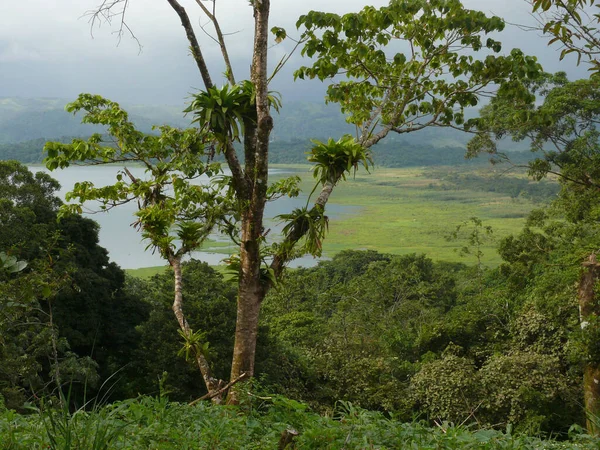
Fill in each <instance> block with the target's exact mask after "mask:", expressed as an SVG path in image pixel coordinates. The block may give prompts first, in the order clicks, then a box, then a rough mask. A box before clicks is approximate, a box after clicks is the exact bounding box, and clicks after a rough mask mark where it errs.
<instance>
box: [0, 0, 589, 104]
mask: <svg viewBox="0 0 600 450" xmlns="http://www.w3.org/2000/svg"><path fill="white" fill-rule="evenodd" d="M101 1H102V0H15V1H9V0H0V97H55V98H56V97H57V98H64V99H68V100H70V99H74V98H75V97H76V96H77V95H78V94H79V93H80V92H91V93H96V94H100V95H103V96H104V97H107V98H110V99H112V100H114V101H118V102H122V103H125V104H149V105H162V104H164V105H179V104H183V103H184V102H185V99H186V98H187V97H188V96H189V94H190V93H192V92H194V91H195V90H197V89H198V88H200V87H201V80H200V77H199V74H198V69H197V68H196V66H195V64H194V62H193V60H192V58H191V57H190V56H189V50H188V43H187V40H186V38H185V34H184V31H183V28H182V27H181V25H180V22H179V18H178V17H177V15H176V14H175V12H174V11H173V10H172V9H171V7H170V6H169V4H168V3H167V2H166V0H128V1H129V6H128V9H127V15H126V21H127V24H128V25H129V27H130V28H131V29H132V30H133V32H134V33H135V35H136V38H137V39H138V40H139V42H140V44H141V50H140V47H139V45H138V43H137V42H136V41H135V40H134V39H132V38H131V37H130V36H129V35H128V34H127V33H125V34H124V35H123V36H122V38H121V39H120V40H119V38H118V34H117V30H118V25H119V20H118V19H117V18H115V19H114V20H113V23H112V24H108V23H97V24H96V25H95V26H94V27H91V23H90V16H89V15H88V14H87V13H88V12H89V11H92V10H94V8H96V7H97V6H98V5H99V3H101ZM196 1H203V2H204V3H205V4H207V5H209V4H211V3H210V2H209V1H207V0H180V2H181V4H182V5H183V6H184V7H185V8H186V9H187V11H188V14H189V15H190V18H191V20H192V23H194V24H195V25H196V28H197V30H196V32H197V36H198V38H199V40H200V43H201V47H202V49H203V52H204V53H205V56H206V57H207V59H208V61H209V67H211V66H212V67H214V69H213V70H212V72H213V74H212V75H213V78H214V79H216V78H218V74H219V73H221V72H222V65H220V64H219V50H218V46H217V45H216V44H215V43H214V42H212V41H211V40H210V38H209V37H208V36H207V35H206V34H204V33H203V31H202V30H201V28H200V25H201V24H205V23H206V20H205V19H202V18H201V14H200V8H199V7H198V5H197V4H196ZM387 3H388V2H387V1H386V0H370V1H365V0H328V1H325V0H271V7H272V10H271V20H270V24H271V26H275V25H277V26H282V27H284V28H286V29H287V30H288V33H289V34H290V35H292V36H293V35H294V33H293V32H294V31H295V26H294V24H295V22H296V20H297V18H298V16H299V15H301V14H303V13H306V12H307V11H309V10H311V9H316V10H325V11H330V12H336V13H345V12H352V11H357V10H360V9H361V8H362V7H364V6H365V5H366V4H371V5H373V6H375V7H379V6H383V5H384V4H387ZM463 3H464V4H465V6H466V7H468V8H472V9H479V10H481V11H484V12H486V13H489V14H495V15H498V16H500V17H503V18H504V19H505V20H506V21H507V22H511V23H520V24H533V23H534V22H533V18H532V17H531V15H530V14H529V11H530V5H529V4H528V3H527V2H526V0H463ZM217 15H218V16H219V17H220V18H221V28H222V29H223V31H224V32H225V33H227V34H228V35H227V42H228V47H229V51H230V56H231V58H232V61H233V65H234V71H235V72H236V77H237V78H238V79H243V78H247V76H248V75H247V74H248V71H249V70H248V68H249V66H250V59H249V55H250V49H251V41H252V30H253V23H252V10H251V7H250V6H249V4H248V0H217ZM498 38H499V39H500V40H501V41H502V42H503V52H506V53H508V52H509V51H510V49H511V48H514V47H518V48H521V49H522V50H523V51H524V52H525V53H527V54H530V55H536V56H537V57H538V58H539V60H540V62H541V63H542V65H543V66H544V68H545V69H546V70H548V71H557V70H566V71H567V72H568V73H569V75H570V76H571V77H572V78H577V77H583V76H585V73H586V71H585V68H584V67H580V68H575V62H574V59H567V61H566V62H563V63H562V64H561V63H559V62H558V51H557V49H556V48H549V47H547V39H546V38H544V37H542V36H539V35H538V34H536V33H534V32H524V31H521V30H520V29H518V28H516V27H511V26H508V27H507V29H506V30H505V32H503V33H502V34H500V35H499V36H498ZM286 45H289V43H288V44H286ZM286 45H283V46H282V45H280V46H275V47H273V48H272V49H271V50H272V53H271V56H270V58H271V63H274V62H275V61H276V60H278V59H279V58H281V57H282V56H283V55H284V54H285V51H286ZM287 48H288V49H289V47H287ZM302 62H303V61H302V60H301V58H300V56H299V55H295V56H294V57H293V58H292V59H290V61H289V63H288V67H287V68H286V70H285V71H283V72H282V73H280V75H278V77H277V79H276V80H275V82H274V84H273V87H274V89H275V90H278V91H280V92H281V93H282V95H283V97H284V99H292V100H317V99H319V98H322V94H323V90H324V87H323V85H322V84H320V83H318V82H312V83H311V82H296V83H293V77H292V71H293V69H294V68H295V67H298V66H299V65H300V64H302ZM304 63H306V61H304Z"/></svg>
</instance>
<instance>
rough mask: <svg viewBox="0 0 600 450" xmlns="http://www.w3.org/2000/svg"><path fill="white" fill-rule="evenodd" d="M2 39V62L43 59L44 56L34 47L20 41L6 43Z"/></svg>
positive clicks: (0, 59) (0, 55)
mask: <svg viewBox="0 0 600 450" xmlns="http://www.w3.org/2000/svg"><path fill="white" fill-rule="evenodd" d="M2 44H3V43H2V42H1V41H0V62H2V63H10V62H16V61H41V60H43V59H44V58H43V57H42V55H41V54H40V53H39V52H38V51H37V50H35V49H34V48H31V47H27V46H25V45H23V44H21V43H19V42H8V43H5V45H2Z"/></svg>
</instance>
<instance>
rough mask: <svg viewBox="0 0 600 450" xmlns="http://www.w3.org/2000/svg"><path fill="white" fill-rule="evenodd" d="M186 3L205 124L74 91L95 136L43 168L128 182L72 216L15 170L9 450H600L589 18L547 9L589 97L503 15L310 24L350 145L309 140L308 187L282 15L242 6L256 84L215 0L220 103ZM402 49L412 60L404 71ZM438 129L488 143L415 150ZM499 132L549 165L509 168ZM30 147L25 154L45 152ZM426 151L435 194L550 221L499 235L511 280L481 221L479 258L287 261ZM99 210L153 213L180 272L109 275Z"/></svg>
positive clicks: (159, 243)
mask: <svg viewBox="0 0 600 450" xmlns="http://www.w3.org/2000/svg"><path fill="white" fill-rule="evenodd" d="M121 3H123V2H122V1H120V0H117V1H116V2H114V3H111V4H109V5H108V6H107V7H108V8H109V9H110V8H111V7H114V6H115V5H119V4H121ZM168 3H169V5H170V6H171V8H172V9H173V11H174V13H176V14H177V16H178V18H179V19H180V21H181V24H182V27H183V28H184V30H183V31H184V32H185V35H186V38H187V39H188V42H189V45H190V52H191V56H190V58H191V59H192V60H193V63H194V64H195V65H197V68H198V70H199V74H200V77H201V78H202V82H203V85H204V88H203V89H200V90H198V92H197V93H195V94H194V95H193V96H192V97H191V100H190V102H189V104H188V105H187V107H186V109H185V112H186V113H187V114H188V115H189V116H190V117H191V118H192V126H191V127H190V128H185V129H182V128H178V127H176V126H171V125H160V126H157V127H155V128H154V130H152V131H148V130H140V129H138V126H137V125H136V124H135V121H134V120H133V119H131V118H130V116H129V115H128V113H127V112H126V111H125V110H124V109H123V108H122V107H121V106H120V105H119V104H118V103H116V102H113V101H111V100H108V99H106V98H103V97H101V96H99V95H92V94H81V95H80V96H79V97H78V98H77V99H76V100H75V101H73V102H72V103H69V104H68V105H67V107H66V109H67V111H68V112H70V113H74V114H76V113H79V116H78V117H80V118H81V120H82V122H83V123H84V124H86V125H92V126H94V127H101V128H103V131H102V132H101V133H95V134H92V135H89V136H87V137H75V138H72V139H71V138H64V139H60V140H56V141H47V142H46V141H45V142H44V152H45V153H44V155H45V158H44V164H45V165H46V167H47V168H48V169H49V170H50V171H54V170H60V169H64V168H67V167H70V166H73V165H116V167H115V179H114V183H113V184H111V185H108V186H96V185H94V184H93V183H92V182H91V181H89V180H81V181H80V182H78V183H77V184H75V186H74V187H73V189H72V191H71V192H69V193H68V194H67V195H66V201H65V202H63V201H62V200H61V199H60V198H59V196H58V191H59V189H60V185H59V183H58V182H57V181H56V180H55V179H54V178H53V177H52V176H51V175H49V174H48V173H46V172H44V171H37V172H33V171H31V170H30V168H28V167H27V166H25V165H24V164H23V163H22V162H19V161H15V160H6V161H0V448H6V449H42V448H52V449H88V448H93V449H113V448H151V449H175V448H189V449H192V448H203V449H204V448H213V449H234V448H236V449H237V448H244V449H259V448H278V449H286V448H287V449H293V448H298V449H311V448H314V449H322V448H329V449H367V448H390V449H392V448H418V449H421V448H424V449H425V448H431V449H433V448H435V449H441V448H444V449H445V448H448V449H453V448H489V449H492V448H505V449H509V448H511V449H512V448H514V449H526V448H531V449H537V448H549V449H551V448H557V449H559V448H565V449H566V448H580V449H588V448H589V449H592V448H598V445H599V443H600V441H599V436H600V385H599V383H598V380H599V379H600V319H599V317H600V303H599V302H598V294H597V289H598V283H599V281H598V277H599V276H600V264H599V263H598V262H597V257H596V252H598V249H599V248H600V233H599V225H598V224H599V219H600V218H599V214H600V208H599V205H600V203H599V198H598V192H599V188H600V172H599V170H600V169H599V168H600V141H599V138H600V134H599V133H598V131H597V130H596V124H597V122H598V118H599V117H600V85H599V81H598V80H599V79H598V77H597V74H598V72H599V71H600V66H599V65H598V60H597V51H598V46H597V43H598V41H597V38H598V33H599V32H598V31H597V28H596V26H597V24H598V23H600V14H592V13H589V9H588V7H589V6H594V3H595V0H591V2H587V1H585V0H569V1H568V2H562V1H560V2H559V1H551V0H533V1H532V2H531V3H532V8H533V9H532V13H534V14H538V15H539V17H540V20H541V21H542V22H540V23H541V25H540V27H541V28H540V30H539V31H540V32H543V33H545V34H546V35H547V36H548V40H554V41H559V42H560V43H561V44H562V45H563V47H562V48H563V50H562V51H563V55H562V56H565V55H568V54H570V53H575V54H576V55H577V56H578V57H579V59H580V60H581V63H582V64H588V65H589V67H590V77H589V78H585V79H581V80H575V81H570V80H569V79H568V78H567V76H566V74H565V73H563V72H559V73H555V74H550V73H546V72H544V71H543V69H542V67H541V66H540V65H539V64H538V62H537V60H536V58H535V57H533V56H528V55H525V54H523V52H521V51H520V50H518V49H513V50H512V51H509V52H507V51H504V52H502V53H501V50H502V46H501V43H500V41H497V40H496V39H495V38H493V37H490V33H494V34H493V36H502V30H503V29H504V27H505V22H504V21H503V20H502V19H501V18H499V17H495V16H487V15H486V14H484V13H482V12H479V11H473V10H468V9H465V8H464V7H463V5H462V4H461V3H460V2H459V1H458V0H430V1H424V0H392V1H391V2H390V3H389V5H387V6H384V7H381V8H379V9H377V8H375V7H372V6H368V7H365V8H364V9H363V10H361V11H359V12H357V13H350V14H346V15H343V16H340V15H337V14H333V13H324V12H318V11H310V12H308V13H307V14H305V15H303V16H301V17H300V18H299V19H298V22H297V27H298V32H299V33H300V36H301V37H300V40H299V41H298V42H297V44H298V46H300V51H301V52H302V54H303V55H304V56H306V57H309V58H311V59H310V60H307V61H309V62H308V63H307V64H310V65H307V66H301V67H299V68H297V69H296V72H295V77H296V78H297V79H298V82H301V80H302V79H318V80H321V81H323V82H326V83H328V88H327V101H328V102H330V103H333V104H338V105H339V107H340V110H341V112H342V113H343V114H345V115H346V118H347V119H346V120H347V121H348V123H350V124H352V125H353V126H354V128H355V129H356V136H353V135H349V134H346V135H342V136H332V137H329V136H328V137H326V138H322V137H321V139H322V140H319V137H315V139H313V140H312V141H310V142H309V143H307V142H306V141H304V140H303V139H298V141H296V145H297V146H298V147H302V152H300V151H294V154H300V153H306V154H305V155H304V156H305V161H306V163H307V164H309V165H310V171H311V179H310V180H307V179H305V178H304V179H303V178H301V177H299V176H297V175H296V174H293V175H291V176H289V177H275V178H269V163H270V162H271V163H273V162H274V161H273V159H277V158H278V157H279V156H278V155H279V154H282V153H283V152H284V151H283V150H281V149H282V148H286V147H289V143H288V144H284V145H282V146H281V147H279V149H278V144H277V141H276V140H274V141H272V139H271V135H272V133H274V131H273V130H276V129H277V128H276V125H274V121H273V118H272V116H271V111H273V112H275V111H276V110H278V109H279V108H281V107H282V104H281V99H280V98H279V97H278V95H277V94H276V93H274V92H271V91H270V90H269V82H270V80H271V76H270V75H269V73H268V72H267V55H268V54H269V49H270V44H269V39H268V36H269V33H271V34H272V35H273V38H274V40H275V42H276V43H278V44H280V43H281V42H284V41H285V40H286V39H287V38H288V36H287V31H286V30H285V29H283V28H279V27H274V28H272V29H270V28H269V20H268V18H269V12H270V9H269V8H270V4H269V2H268V1H254V2H251V4H250V6H248V12H250V11H251V12H252V13H253V21H254V25H255V28H254V33H255V34H254V41H253V54H252V59H251V66H250V67H251V68H250V75H249V79H247V80H243V81H236V79H235V77H234V70H233V66H232V65H231V63H230V60H229V56H228V53H227V46H226V39H225V36H224V35H223V33H222V31H221V28H220V25H219V23H220V22H219V20H218V18H217V16H216V13H215V10H214V9H212V10H211V9H209V8H208V7H207V6H206V5H204V4H203V3H201V2H198V5H197V7H198V11H196V12H197V13H200V14H202V15H203V17H204V18H205V19H207V20H208V21H209V23H210V24H211V26H212V27H213V29H214V36H215V40H216V41H217V42H218V43H219V44H220V48H221V51H222V55H223V64H224V68H225V71H224V73H223V77H224V82H225V84H224V86H223V87H218V86H217V85H216V84H215V82H214V81H213V79H212V78H211V69H209V68H208V67H207V65H206V60H205V58H204V56H203V54H202V49H201V47H200V45H199V43H198V38H197V36H196V33H195V31H194V28H193V26H192V24H191V22H190V17H189V16H188V13H187V11H186V10H185V9H184V8H183V7H182V6H181V5H180V4H179V3H178V2H177V1H176V0H168ZM590 3H591V5H590ZM105 5H106V4H105ZM111 5H112V6H111ZM120 6H121V7H127V2H125V3H124V4H121V5H120ZM100 11H101V10H100ZM99 17H105V16H102V15H100V16H99ZM359 30H360V31H359ZM394 40H409V41H410V42H411V48H412V51H407V52H405V53H394V51H395V50H394V51H392V50H390V49H389V45H390V43H393V41H394ZM466 50H467V51H468V52H467V51H466ZM386 52H387V53H386ZM390 55H391V56H390ZM388 56H390V57H388ZM285 61H286V60H285V59H283V60H282V63H285ZM357 61H358V62H360V64H357V63H356V62H357ZM275 72H277V69H276V70H275ZM213 75H214V74H213ZM342 75H344V77H342ZM488 90H491V91H492V92H493V96H492V97H491V98H489V99H488V101H487V102H484V104H483V106H482V107H481V108H480V110H479V113H478V115H477V117H470V116H471V115H472V114H471V113H470V110H469V108H471V107H474V106H477V105H480V102H482V101H483V100H482V93H486V92H487V91H488ZM182 109H183V108H182ZM467 117H470V118H467ZM274 127H275V128H274ZM436 127H439V128H452V129H459V130H462V131H468V132H470V140H469V141H468V143H467V145H466V147H465V148H463V149H460V147H458V148H455V149H454V150H456V151H451V150H449V148H448V147H444V146H442V147H440V148H437V149H435V150H431V149H429V150H427V146H426V145H422V146H415V145H406V143H404V145H402V141H401V139H402V137H403V135H405V134H406V135H409V134H413V133H414V135H416V136H418V135H419V133H421V130H426V131H427V130H431V129H435V128H436ZM392 136H396V138H392ZM507 139H509V140H513V141H514V142H516V143H518V145H525V146H526V147H528V148H529V149H530V150H531V152H527V153H519V154H517V155H515V154H506V153H503V152H502V151H501V148H502V143H505V142H506V141H507ZM39 144H40V143H39V142H36V143H34V144H33V146H38V145H39ZM21 145H22V147H11V149H12V150H10V151H13V152H14V153H18V152H19V151H20V150H23V152H28V153H32V152H31V151H30V150H31V148H32V147H28V145H29V144H27V143H24V144H21ZM403 147H404V148H403ZM7 148H8V147H7ZM382 148H383V149H385V148H387V149H388V150H386V151H382V152H381V153H382V154H383V155H384V157H382V159H381V160H380V161H379V162H377V155H378V152H379V150H380V149H382ZM28 149H29V150H28ZM405 149H406V152H404V150H405ZM270 150H272V152H270ZM459 150H460V152H459ZM395 152H397V153H398V154H397V155H396V154H395ZM459 153H460V154H461V155H462V154H463V153H466V156H467V157H468V158H475V157H477V156H479V155H481V156H482V157H484V158H483V159H486V160H487V159H489V158H491V159H492V161H493V162H495V163H500V162H502V164H506V165H508V166H511V165H512V166H522V168H524V169H525V170H526V174H527V176H528V177H529V178H526V177H518V176H515V177H510V178H506V179H505V180H504V181H502V180H501V181H499V182H496V183H494V184H493V185H492V184H490V183H488V182H487V179H486V178H484V177H481V176H476V175H473V174H472V173H469V172H453V171H449V170H448V169H447V168H444V167H442V166H444V165H452V164H455V163H456V162H457V161H456V159H454V158H455V157H457V156H458V154H459ZM451 155H454V156H451ZM525 155H526V156H525ZM11 157H12V155H11ZM295 157H296V156H294V158H295ZM386 158H387V159H386ZM419 158H424V159H419ZM444 158H448V159H444ZM432 159H434V160H437V161H436V162H437V164H436V167H433V168H429V169H428V170H429V171H430V172H429V173H430V174H436V177H437V179H438V180H440V182H439V184H436V185H435V186H429V187H428V186H426V185H425V186H424V187H423V188H424V189H426V188H430V189H435V190H438V191H443V190H446V189H447V190H450V189H457V188H458V187H462V188H467V187H468V188H469V189H472V190H473V191H481V192H499V193H502V194H503V195H505V196H507V197H509V198H512V199H516V198H518V197H519V198H527V201H530V202H531V203H532V204H535V208H534V209H533V210H532V211H531V212H530V213H529V214H528V216H527V218H526V219H525V221H524V222H523V223H524V226H523V227H522V228H521V229H520V230H519V231H518V232H516V233H513V234H510V235H508V236H505V237H503V238H502V239H500V240H499V242H498V245H497V252H498V255H499V258H500V263H499V264H494V265H486V264H485V263H484V259H483V248H484V246H485V245H487V242H488V240H489V236H490V234H492V233H493V230H492V228H491V227H490V226H488V225H487V224H486V223H485V222H483V221H482V220H481V219H479V218H478V217H475V216H471V217H464V220H463V222H462V223H461V224H460V225H459V226H458V227H457V228H456V230H455V231H454V233H451V234H450V235H449V236H446V239H447V240H449V241H453V242H455V243H456V246H457V247H458V249H459V251H460V253H461V254H462V255H465V256H468V258H465V259H464V261H463V262H457V261H456V260H453V261H445V260H439V259H436V260H434V259H432V258H431V257H429V256H428V255H426V254H416V253H402V252H397V253H402V254H392V253H389V252H376V251H372V250H361V249H352V250H344V251H339V252H337V253H336V254H334V255H333V257H332V258H331V259H330V260H322V261H320V262H319V263H318V264H317V265H316V266H314V267H310V268H299V269H289V268H288V265H289V264H290V263H291V262H292V261H293V260H294V259H296V258H298V257H300V256H302V255H307V254H308V255H313V256H315V257H319V256H322V255H323V246H324V241H325V240H326V239H327V235H328V229H329V222H330V219H329V217H328V215H327V207H328V202H329V203H331V202H330V197H331V196H332V195H333V193H334V191H335V190H336V189H337V190H339V189H341V188H340V186H343V185H344V183H346V182H347V179H350V178H352V177H353V176H356V173H357V171H361V173H363V172H365V171H366V172H368V171H370V170H372V168H373V163H374V161H375V162H377V163H378V164H384V165H385V164H386V163H383V162H382V161H388V162H387V164H388V165H390V166H394V165H400V166H412V165H422V164H425V163H429V162H430V161H431V160H432ZM288 162H290V161H288ZM291 162H296V161H295V160H294V161H291ZM467 164H468V163H467ZM478 164H482V163H481V162H480V163H478ZM132 165H137V166H142V167H144V168H145V172H146V177H145V178H143V179H142V178H139V177H136V176H135V175H134V174H133V173H132V171H131V170H130V169H129V168H128V167H127V166H129V167H132ZM490 170H491V169H490ZM369 176H372V177H376V176H377V173H376V172H374V173H372V174H371V175H369ZM199 180H203V181H202V182H199ZM382 182H385V180H382ZM302 189H303V190H304V191H305V192H309V193H308V195H307V197H306V199H307V200H306V205H305V206H301V207H296V208H294V209H293V210H291V211H289V212H288V213H282V214H279V215H278V216H277V220H278V221H279V222H280V223H281V224H282V227H281V230H280V231H278V232H271V230H270V229H266V228H267V227H266V221H265V208H266V205H267V204H268V203H269V202H273V201H276V200H278V199H281V198H296V197H298V196H299V195H300V191H301V190H302ZM91 201H94V202H96V204H97V205H99V206H98V208H99V210H100V211H104V210H110V209H113V208H121V207H123V205H134V206H135V208H136V212H135V222H134V223H133V224H132V226H133V227H135V229H136V230H137V231H138V232H139V235H140V238H141V239H144V241H145V242H146V243H147V244H148V251H153V252H156V253H158V254H159V255H160V256H161V258H162V259H163V260H164V262H165V265H168V266H169V268H168V270H165V271H164V272H162V273H159V274H157V275H154V276H152V277H150V278H146V279H144V278H137V277H133V276H130V275H127V274H126V273H125V271H124V270H122V269H121V268H120V267H119V266H118V265H117V264H116V263H114V262H112V261H111V260H110V259H109V257H108V252H107V251H106V250H105V249H104V248H103V247H102V246H100V244H99V231H100V230H99V226H98V224H97V223H96V222H94V221H93V220H91V219H90V218H88V217H84V216H82V213H83V212H84V210H85V209H86V208H87V205H89V202H91ZM359 214H360V213H359ZM365 220H366V218H365ZM215 234H218V235H219V236H222V237H225V238H227V239H229V240H230V241H231V242H232V245H234V246H235V247H236V248H237V249H238V252H237V254H234V255H231V256H230V257H228V258H227V259H226V264H225V265H224V266H218V267H212V266H209V265H208V264H206V263H204V262H201V261H198V260H195V259H193V258H191V257H190V255H191V254H192V252H193V251H194V250H196V249H198V248H200V247H201V246H202V245H203V243H204V242H206V241H207V240H208V239H210V238H211V237H212V236H215ZM437 238H439V236H438V237H436V239H437Z"/></svg>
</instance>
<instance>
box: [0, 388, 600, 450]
mask: <svg viewBox="0 0 600 450" xmlns="http://www.w3.org/2000/svg"><path fill="white" fill-rule="evenodd" d="M267 403H268V405H267ZM291 428H293V429H295V430H297V431H298V432H299V435H298V436H297V437H296V438H295V440H294V444H293V445H294V447H290V446H288V447H286V448H297V449H348V450H350V449H386V448H389V449H459V448H460V449H469V448H473V449H474V448H477V449H567V448H568V449H597V448H598V447H599V445H600V441H598V440H595V439H593V438H591V437H589V436H586V435H584V434H581V433H573V435H572V436H571V440H570V441H562V442H557V441H552V440H540V439H538V438H534V437H529V436H513V435H510V434H507V433H501V432H499V431H494V430H469V429H468V428H466V427H455V426H452V425H445V424H442V425H440V426H438V427H434V428H430V427H427V426H425V425H423V424H419V423H402V422H400V421H396V420H394V419H393V418H388V417H385V416H384V415H383V414H381V413H378V412H372V411H365V410H362V409H358V408H355V407H353V406H352V405H351V404H349V403H344V402H340V403H339V404H338V408H337V411H336V413H335V414H334V416H333V417H322V416H319V415H316V414H313V413H311V412H309V411H307V410H306V406H305V405H303V404H301V403H298V402H295V401H293V400H289V399H286V398H283V397H272V398H269V399H268V401H266V402H264V403H259V404H257V403H256V399H255V400H254V401H253V402H251V403H249V404H248V405H246V406H244V407H242V408H238V407H227V406H218V407H216V406H210V405H208V404H206V403H205V404H198V405H196V406H188V405H185V404H179V403H173V402H169V401H167V400H166V399H155V398H150V397H143V398H140V399H136V400H128V401H124V402H117V403H113V404H111V405H107V406H104V407H102V408H97V409H96V410H95V411H93V412H86V411H83V410H79V411H77V412H75V413H73V414H66V413H63V412H61V411H60V410H54V411H50V410H46V411H39V410H38V411H37V413H33V414H30V415H20V414H17V413H15V412H14V411H9V410H6V409H2V410H0V448H1V449H11V450H12V449H15V450H16V449H27V450H31V449H47V448H51V449H65V450H66V449H95V450H96V449H97V450H100V449H113V448H114V449H121V448H123V449H125V448H127V449H132V448H133V449H276V448H278V444H279V440H280V438H281V434H282V431H284V430H287V429H291Z"/></svg>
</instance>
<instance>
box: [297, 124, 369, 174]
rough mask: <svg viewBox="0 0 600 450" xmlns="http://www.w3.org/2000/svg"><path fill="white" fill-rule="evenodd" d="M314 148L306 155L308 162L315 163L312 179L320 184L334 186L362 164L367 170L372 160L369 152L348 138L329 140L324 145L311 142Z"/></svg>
mask: <svg viewBox="0 0 600 450" xmlns="http://www.w3.org/2000/svg"><path fill="white" fill-rule="evenodd" d="M312 142H313V144H314V146H313V148H312V149H311V151H310V152H309V154H308V161H309V162H311V163H315V165H314V167H313V174H314V177H315V178H317V179H318V180H319V181H320V182H321V183H322V184H325V183H327V182H329V183H332V184H336V183H337V182H338V181H339V180H340V178H343V179H344V180H345V179H346V173H350V171H351V170H352V169H354V172H356V170H357V169H358V166H359V164H362V165H363V166H364V167H365V169H367V170H368V169H369V164H372V162H373V161H372V159H371V155H370V152H369V150H367V149H366V148H364V147H363V146H362V145H360V144H359V143H358V142H356V140H355V139H354V138H353V137H352V136H350V135H345V136H343V137H341V138H340V139H339V140H338V141H334V140H333V139H331V138H330V139H329V140H328V141H327V142H326V143H325V142H321V141H317V140H313V141H312Z"/></svg>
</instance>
